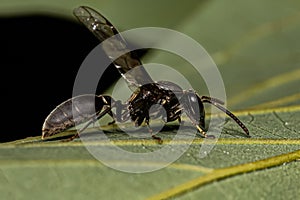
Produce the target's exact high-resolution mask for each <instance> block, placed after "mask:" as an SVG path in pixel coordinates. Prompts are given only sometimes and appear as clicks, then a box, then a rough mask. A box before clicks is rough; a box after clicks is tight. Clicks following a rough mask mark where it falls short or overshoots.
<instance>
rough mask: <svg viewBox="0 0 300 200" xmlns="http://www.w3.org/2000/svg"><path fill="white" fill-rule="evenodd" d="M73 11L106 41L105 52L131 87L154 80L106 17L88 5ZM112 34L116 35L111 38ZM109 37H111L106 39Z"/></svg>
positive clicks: (103, 46)
mask: <svg viewBox="0 0 300 200" xmlns="http://www.w3.org/2000/svg"><path fill="white" fill-rule="evenodd" d="M73 13H74V15H75V16H76V17H77V18H78V20H79V21H80V22H81V23H83V24H84V25H85V26H86V27H87V28H88V29H89V30H90V31H91V32H92V33H93V34H94V35H95V36H96V37H97V38H98V39H99V40H100V41H101V42H103V41H105V43H103V45H102V48H103V50H104V52H105V53H106V54H107V56H108V57H109V58H110V59H111V60H112V62H113V63H114V65H115V66H116V68H117V69H118V71H119V72H120V74H121V75H122V77H123V78H124V79H125V80H126V82H127V84H128V86H129V88H130V89H132V90H135V89H136V88H138V87H140V86H142V85H144V84H147V83H152V82H153V80H152V79H151V77H150V75H149V74H148V73H147V72H146V70H145V68H144V67H143V66H142V63H141V61H140V60H139V58H138V57H137V56H136V54H134V52H130V50H129V48H128V45H127V43H126V41H125V40H124V39H123V38H122V36H121V35H120V34H118V33H119V32H118V31H117V29H116V28H115V27H114V26H113V25H112V24H111V23H110V22H109V21H108V20H107V19H106V18H105V17H103V16H102V15H101V14H100V13H98V12H97V11H95V10H94V9H92V8H89V7H86V6H80V7H78V8H76V9H74V11H73ZM112 36H114V37H113V38H111V37H112ZM108 38H110V39H109V40H106V39H108ZM125 51H129V52H128V53H125V54H123V55H122V56H119V55H121V54H120V52H125ZM132 69H134V70H132ZM130 70H131V71H130ZM129 71H130V72H129ZM127 72H129V73H127Z"/></svg>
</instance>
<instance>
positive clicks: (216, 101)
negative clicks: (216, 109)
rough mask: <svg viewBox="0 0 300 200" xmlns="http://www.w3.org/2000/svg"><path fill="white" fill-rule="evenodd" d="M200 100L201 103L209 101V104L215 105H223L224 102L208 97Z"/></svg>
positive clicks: (202, 97)
mask: <svg viewBox="0 0 300 200" xmlns="http://www.w3.org/2000/svg"><path fill="white" fill-rule="evenodd" d="M200 99H201V100H202V101H205V100H206V101H210V102H209V103H217V104H221V105H224V104H225V103H224V101H222V100H220V99H217V98H213V97H209V96H201V97H200Z"/></svg>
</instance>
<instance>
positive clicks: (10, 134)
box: [0, 16, 120, 142]
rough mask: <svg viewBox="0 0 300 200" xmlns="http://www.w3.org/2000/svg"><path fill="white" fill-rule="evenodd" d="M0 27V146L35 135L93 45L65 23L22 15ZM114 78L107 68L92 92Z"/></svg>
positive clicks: (76, 25) (78, 28)
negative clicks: (3, 143) (2, 143)
mask: <svg viewBox="0 0 300 200" xmlns="http://www.w3.org/2000/svg"><path fill="white" fill-rule="evenodd" d="M0 24H1V37H0V44H1V54H0V55H1V56H0V60H1V70H2V72H1V84H0V87H1V90H0V91H1V104H2V105H1V115H2V117H1V119H2V120H1V121H2V124H1V136H0V142H5V141H12V140H16V139H21V138H25V137H28V136H38V135H41V128H42V124H43V122H44V120H45V118H46V117H47V115H48V114H49V113H50V112H51V111H52V110H53V109H54V108H55V107H56V106H57V105H59V104H60V103H62V102H63V101H65V100H67V99H69V98H71V96H72V89H73V83H74V80H75V78H76V74H77V71H78V69H79V67H80V65H81V63H82V61H83V60H84V59H85V57H86V56H87V55H88V53H89V52H90V51H91V50H92V49H93V48H94V47H95V46H96V45H97V44H98V43H99V42H98V40H97V39H96V38H95V37H94V35H93V34H91V33H90V32H89V31H88V30H87V29H86V28H85V27H84V26H82V25H81V24H79V23H75V21H74V22H73V21H68V20H65V19H59V18H51V17H47V16H25V17H15V18H0ZM108 74H109V75H108ZM119 77H120V76H119V74H118V72H117V70H116V69H115V68H114V67H110V68H108V70H106V72H105V74H104V76H103V77H102V79H101V82H100V84H99V88H98V93H101V92H102V91H103V89H104V88H106V87H108V86H109V85H110V84H111V83H112V82H113V81H114V80H115V79H117V78H119Z"/></svg>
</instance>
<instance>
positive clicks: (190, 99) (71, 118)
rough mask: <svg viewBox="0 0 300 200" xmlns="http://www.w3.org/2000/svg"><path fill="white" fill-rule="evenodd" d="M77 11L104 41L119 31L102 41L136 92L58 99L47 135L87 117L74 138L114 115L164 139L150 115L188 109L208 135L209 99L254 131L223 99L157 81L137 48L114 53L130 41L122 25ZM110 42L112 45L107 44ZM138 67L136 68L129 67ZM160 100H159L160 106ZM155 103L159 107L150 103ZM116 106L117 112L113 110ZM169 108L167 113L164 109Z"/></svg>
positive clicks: (175, 115)
mask: <svg viewBox="0 0 300 200" xmlns="http://www.w3.org/2000/svg"><path fill="white" fill-rule="evenodd" d="M74 15H75V16H76V17H77V18H78V20H79V21H80V22H81V23H83V24H84V25H85V26H86V27H87V28H88V29H89V30H90V31H91V32H92V33H93V34H94V35H95V36H96V37H97V38H98V39H99V40H100V41H101V42H103V41H105V40H106V39H108V38H110V37H112V36H115V35H117V37H116V38H114V39H113V40H111V41H109V45H106V46H102V48H103V50H104V52H105V54H106V55H107V56H108V57H109V58H110V59H111V60H112V62H113V64H114V66H115V67H116V68H117V69H118V71H119V73H120V74H121V75H122V77H123V78H124V79H125V81H126V82H127V84H128V86H129V88H134V89H133V94H132V95H131V96H130V97H129V99H128V100H127V101H126V102H125V103H122V102H121V101H120V100H114V99H113V98H112V97H111V96H109V95H94V94H84V95H80V96H75V97H73V98H71V99H68V100H66V101H65V102H63V103H61V104H60V105H58V106H57V107H56V108H55V109H54V110H53V111H52V112H51V113H50V114H49V115H48V117H47V118H46V119H45V122H44V124H43V127H42V139H45V138H47V137H49V136H53V135H55V134H58V133H60V132H62V131H64V130H66V129H68V128H71V127H74V126H75V125H76V124H81V123H86V124H85V125H84V126H83V127H82V128H81V129H80V130H78V132H77V133H76V134H75V135H74V136H72V137H71V138H70V140H72V139H74V138H76V137H78V136H79V134H80V133H82V132H83V131H84V130H85V129H86V128H87V127H88V126H89V125H90V124H92V123H94V122H95V121H97V120H100V119H101V118H102V117H103V116H105V115H107V114H108V115H110V116H111V118H112V122H111V123H115V122H126V121H129V120H131V121H133V122H134V124H135V126H137V127H139V126H141V125H142V124H143V123H145V124H146V125H147V126H148V127H149V132H150V133H151V135H152V138H154V139H156V140H158V141H159V142H162V140H161V139H160V138H159V137H158V136H155V135H154V134H152V131H151V128H150V125H149V124H150V116H151V117H153V118H162V119H163V121H164V122H165V123H167V122H171V121H175V120H178V121H179V122H181V115H182V114H183V113H185V114H186V115H187V117H188V119H189V120H190V121H191V123H192V124H193V125H194V126H195V128H196V129H197V130H198V131H197V132H198V133H200V135H201V136H202V137H208V135H207V134H206V131H205V109H204V105H203V104H204V103H209V104H211V105H213V106H215V107H217V108H218V109H220V110H221V111H223V112H224V113H226V114H227V115H228V116H229V117H230V118H232V119H233V120H234V121H235V122H236V123H237V124H238V125H239V126H240V127H241V128H242V130H243V131H244V133H245V134H246V135H247V136H249V130H248V129H247V127H246V126H245V125H244V124H243V123H242V122H241V121H240V120H239V119H238V118H237V117H236V116H235V115H234V114H233V113H231V112H230V111H229V110H227V109H226V108H225V107H223V106H222V105H223V104H224V102H223V101H221V100H219V99H217V98H213V97H209V96H199V95H198V94H197V93H196V92H195V91H194V90H183V89H182V88H181V87H180V86H178V85H177V84H175V83H173V82H170V81H157V82H155V81H153V80H152V79H151V77H150V75H149V74H148V73H147V71H146V70H145V68H144V67H143V66H142V63H141V61H140V59H139V58H138V56H136V54H135V53H134V52H132V51H125V52H127V53H125V54H124V55H122V56H120V57H115V54H114V52H113V51H114V50H116V49H117V50H128V45H127V43H126V41H125V40H124V39H123V38H122V36H121V35H120V34H119V32H118V31H117V29H116V28H115V27H114V26H113V25H112V24H111V23H110V22H109V21H108V20H107V19H106V18H105V17H104V16H102V15H101V14H100V13H98V12H97V11H95V10H94V9H92V8H89V7H87V6H81V7H79V8H76V9H74ZM108 46H109V47H108ZM132 69H134V71H133V73H127V72H129V71H130V70H132ZM156 105H159V106H158V107H157V106H156ZM153 106H156V108H157V109H156V110H154V111H153V110H152V111H150V108H151V107H153ZM113 109H115V113H113V111H112V110H113ZM163 113H165V114H163Z"/></svg>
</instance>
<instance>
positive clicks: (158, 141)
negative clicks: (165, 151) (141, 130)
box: [145, 116, 163, 144]
mask: <svg viewBox="0 0 300 200" xmlns="http://www.w3.org/2000/svg"><path fill="white" fill-rule="evenodd" d="M149 120H150V119H149V116H148V117H146V120H145V122H146V124H147V127H148V131H149V133H150V134H151V137H152V138H153V139H154V140H156V141H157V143H158V144H162V143H163V140H162V139H161V138H160V137H158V136H156V135H154V134H153V130H152V129H151V127H150V125H149Z"/></svg>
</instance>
